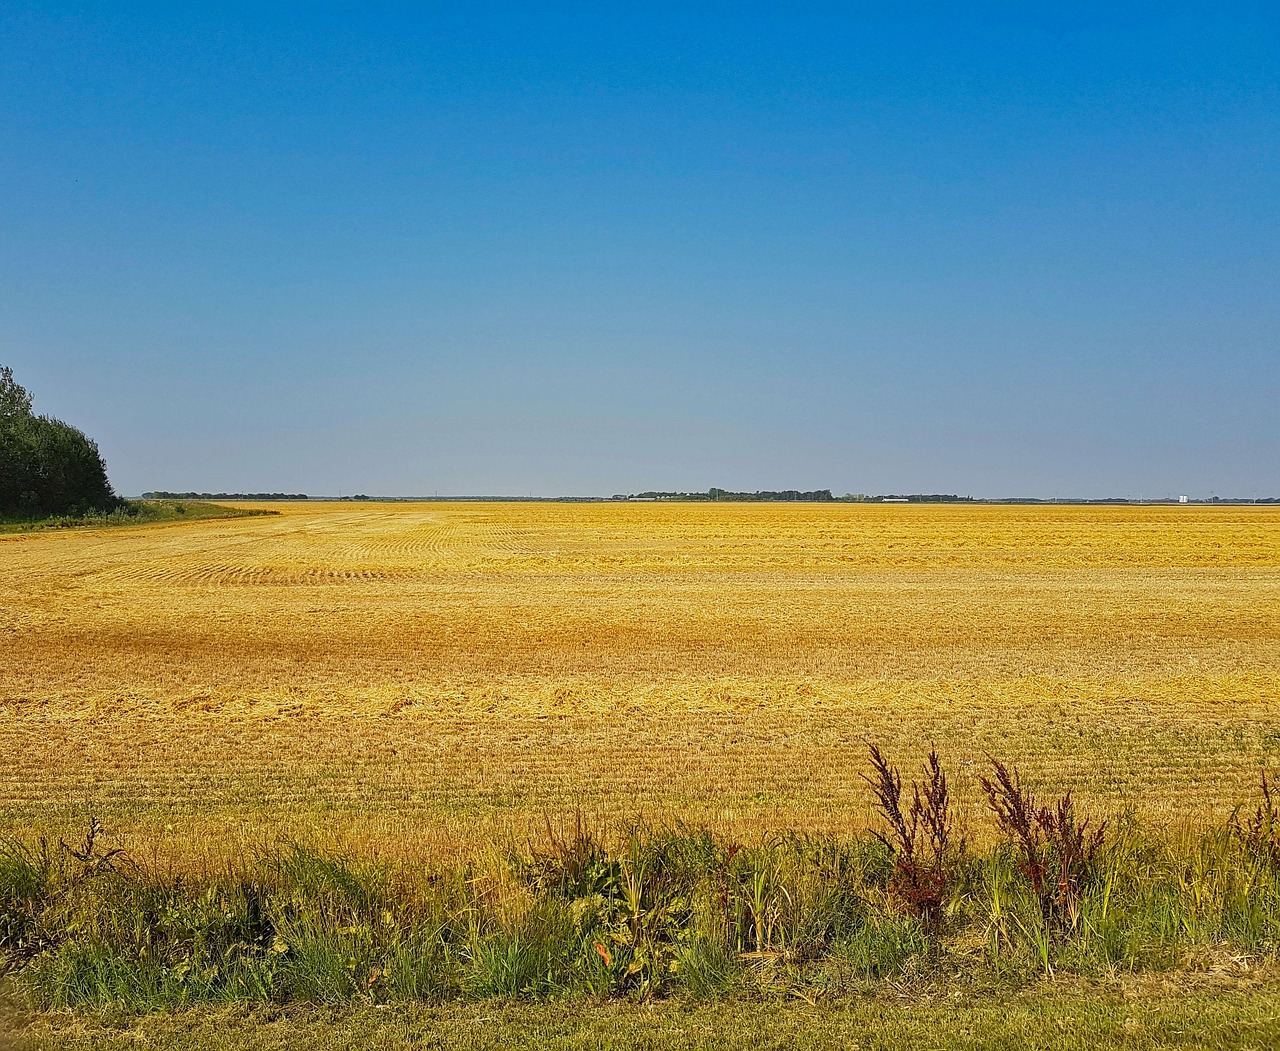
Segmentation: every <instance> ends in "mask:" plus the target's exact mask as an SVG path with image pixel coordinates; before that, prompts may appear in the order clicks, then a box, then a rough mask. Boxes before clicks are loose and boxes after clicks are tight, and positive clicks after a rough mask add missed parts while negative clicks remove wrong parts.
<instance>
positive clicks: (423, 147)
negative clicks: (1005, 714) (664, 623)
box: [0, 3, 1280, 499]
mask: <svg viewBox="0 0 1280 1051" xmlns="http://www.w3.org/2000/svg"><path fill="white" fill-rule="evenodd" d="M982 12H983V13H973V12H970V13H968V14H947V15H943V14H939V13H937V12H936V11H930V10H928V9H927V8H923V7H921V8H915V9H901V10H899V13H896V14H894V15H892V16H890V15H883V16H877V17H863V16H859V15H853V14H847V13H840V14H837V13H832V12H829V11H826V12H824V11H820V10H817V9H815V8H809V9H796V8H794V7H791V6H788V7H786V8H783V7H777V8H769V7H759V8H752V9H750V10H742V9H740V8H738V7H730V6H724V7H718V6H706V7H699V8H697V9H696V10H694V9H689V8H687V7H672V8H666V9H662V8H655V9H651V10H649V11H646V12H644V13H640V12H621V13H619V12H616V11H602V10H598V9H595V8H592V7H590V6H585V5H584V6H581V7H573V6H562V7H558V8H556V9H555V10H543V11H535V10H532V9H530V8H528V7H527V6H523V5H512V6H510V7H499V6H494V7H489V8H486V9H485V10H484V11H483V12H481V11H475V12H468V11H461V10H438V11H434V12H428V13H416V14H404V13H399V12H394V11H378V10H373V9H368V10H361V11H359V12H356V13H352V12H348V11H340V10H337V9H329V8H316V7H308V8H307V9H306V15H305V18H301V17H298V16H297V13H296V12H291V11H290V10H288V9H285V8H280V7H275V6H270V7H243V8H239V9H226V10H224V11H222V12H221V13H219V14H217V15H214V14H207V13H203V12H201V11H196V10H181V11H166V10H164V9H135V10H132V11H129V12H123V13H122V12H117V11H100V12H94V11H91V10H81V11H78V12H76V13H68V12H67V11H66V10H64V9H62V8H58V7H55V6H53V5H46V4H41V3H16V4H11V5H6V7H5V9H4V11H3V12H2V13H0V33H2V34H3V39H4V40H5V42H6V46H5V48H4V49H3V50H4V54H3V58H2V60H0V143H3V151H2V152H0V186H2V187H3V190H4V192H3V194H0V231H3V236H2V237H0V362H2V363H4V364H8V365H11V366H12V367H13V368H14V370H15V373H16V376H17V379H18V381H19V382H21V383H22V384H23V385H24V386H25V387H27V388H28V389H29V390H30V391H31V392H32V394H33V395H34V397H35V407H36V410H37V411H39V412H44V413H49V414H51V415H54V416H58V417H61V418H64V419H66V420H68V421H69V422H71V423H73V424H75V425H77V426H79V427H81V428H82V429H83V430H85V431H86V432H87V433H88V434H89V435H91V436H92V437H93V438H95V439H96V440H97V441H98V443H99V445H100V447H101V449H102V452H103V454H104V456H105V458H106V460H107V464H108V467H109V470H110V474H111V478H112V480H113V482H114V483H115V485H116V488H117V489H118V490H119V491H121V492H124V493H140V492H142V491H149V490H179V491H184V490H189V489H197V490H201V491H203V490H208V491H211V492H216V491H237V492H255V491H294V492H307V493H317V494H329V495H338V494H354V493H369V494H371V495H377V494H381V495H389V494H396V493H403V494H410V495H412V494H418V495H427V494H432V493H437V492H438V493H441V494H446V493H450V494H465V493H476V494H492V495H512V496H519V495H521V494H533V495H537V496H557V495H598V496H609V495H612V494H613V493H623V492H641V491H645V490H655V489H657V490H686V491H696V490H701V491H705V490H706V488H707V487H708V486H710V485H715V486H719V487H723V488H726V489H731V490H743V491H755V490H760V489H792V488H796V489H802V490H812V489H823V488H830V489H831V490H832V491H833V492H834V493H836V494H837V495H840V494H842V493H845V492H855V493H857V492H862V493H891V492H897V493H905V492H926V493H927V492H944V493H958V494H961V495H974V496H981V497H989V498H1001V497H1010V496H1039V497H1043V498H1046V499H1053V498H1055V497H1062V498H1067V497H1077V498H1101V497H1116V496H1124V497H1130V498H1138V497H1140V496H1145V497H1147V498H1158V497H1166V496H1171V497H1175V498H1176V497H1177V496H1178V495H1180V494H1184V493H1185V494H1189V495H1191V496H1192V497H1194V498H1206V497H1209V496H1211V495H1215V494H1216V495H1218V496H1222V497H1243V498H1249V497H1251V496H1253V495H1258V496H1264V497H1265V496H1276V495H1280V437H1278V428H1277V426H1276V417H1277V412H1276V406H1277V404H1278V402H1280V336H1278V335H1277V334H1278V333H1280V324H1278V322H1280V297H1277V295H1276V289H1277V288H1280V254H1278V253H1280V250H1278V248H1277V246H1278V245H1280V18H1277V17H1276V15H1275V14H1274V12H1271V11H1270V10H1268V9H1267V8H1266V7H1265V6H1261V5H1259V6H1257V7H1250V8H1241V9H1240V10H1236V11H1217V10H1214V11H1207V12H1206V11H1197V10H1196V9H1194V8H1192V7H1190V6H1183V7H1168V6H1166V7H1147V6H1139V5H1133V6H1126V7H1120V8H1117V7H1115V6H1114V5H1107V6H1102V5H1097V6H1093V5H1087V6H1075V7H1073V8H1072V9H1071V10H1070V11H1066V12H1059V13H1052V14H1044V13H1042V12H1040V11H1035V10H1029V9H1026V8H1024V7H1022V6H1017V5H1010V6H1007V7H984V8H983V9H982Z"/></svg>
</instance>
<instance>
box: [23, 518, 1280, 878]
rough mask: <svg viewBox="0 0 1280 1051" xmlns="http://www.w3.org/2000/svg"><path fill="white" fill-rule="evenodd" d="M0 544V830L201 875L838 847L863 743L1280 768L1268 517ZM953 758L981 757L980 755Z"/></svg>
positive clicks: (351, 525)
mask: <svg viewBox="0 0 1280 1051" xmlns="http://www.w3.org/2000/svg"><path fill="white" fill-rule="evenodd" d="M276 509H277V510H278V511H279V512H280V513H279V514H278V515H276V516H273V517H262V518H248V519H240V520H221V521H207V522H192V523H179V524H174V525H158V526H150V527H140V528H135V529H116V530H100V531H67V532H62V533H43V534H27V535H17V536H3V537H0V654H2V655H3V657H2V659H0V755H2V756H3V757H4V762H3V763H0V830H9V831H12V832H18V833H26V832H28V831H29V830H31V829H35V828H42V829H49V828H52V829H55V830H61V829H66V830H68V831H71V830H74V829H76V828H78V827H80V826H82V825H83V822H84V820H85V818H86V816H87V815H88V814H89V813H90V812H92V813H94V814H95V815H96V816H97V817H98V818H99V819H100V820H101V821H102V822H103V824H104V825H105V826H106V827H107V828H108V829H109V830H110V831H111V832H113V833H114V834H115V835H116V836H118V837H119V838H120V840H121V841H122V842H124V843H125V844H129V843H134V844H140V843H146V844H149V845H150V847H149V849H155V850H157V851H159V852H160V853H162V854H164V855H165V856H167V857H172V858H176V859H178V861H179V863H181V860H182V859H184V858H189V859H191V860H192V861H196V860H198V859H200V858H202V857H203V858H205V859H214V858H217V857H220V856H225V855H227V854H228V852H236V851H241V850H248V849H252V848H253V847H254V846H255V845H258V844H261V843H263V842H265V841H271V840H273V839H277V838H279V837H281V836H299V837H304V838H307V839H310V840H316V839H320V840H324V841H332V842H334V843H337V844H341V845H343V846H344V847H351V848H353V849H358V850H361V851H365V852H370V851H375V850H376V851H378V852H380V853H383V854H388V855H397V856H413V855H417V854H421V853H422V852H430V853H432V854H434V855H449V854H457V853H465V852H466V851H467V850H469V849H471V848H472V847H473V846H474V845H476V844H477V843H480V842H483V841H488V840H491V839H492V838H493V837H494V836H499V837H501V836H503V835H515V836H520V835H527V834H529V833H530V831H531V830H534V829H537V828H538V827H540V826H541V824H542V822H543V820H544V815H548V814H552V815H563V814H565V813H567V812H570V811H572V810H575V809H577V808H581V809H583V810H584V811H585V812H587V813H588V814H590V815H593V816H594V817H595V818H597V819H599V820H602V821H608V820H612V819H628V818H631V817H634V816H636V815H642V816H644V817H647V818H649V819H650V820H652V821H657V822H662V821H670V820H674V819H683V820H684V821H687V822H690V823H693V824H708V825H710V826H712V827H715V828H719V829H725V830H733V831H735V832H742V833H750V832H751V831H752V830H760V829H765V828H768V829H778V828H800V829H806V830H813V831H829V832H837V833H841V834H844V833H847V832H856V831H857V830H859V829H861V828H863V827H864V826H865V825H866V824H867V821H868V815H869V802H870V796H869V793H868V790H867V787H866V785H865V784H864V783H863V782H862V781H861V780H860V778H859V776H858V775H859V773H861V772H863V771H864V770H865V769H866V762H865V759H866V742H868V741H870V742H875V743H878V744H880V745H881V746H883V747H884V748H885V749H886V751H887V752H888V753H889V754H890V755H891V757H892V758H893V759H894V760H896V761H898V762H901V763H903V765H904V766H908V767H914V766H915V765H916V762H917V760H918V758H919V757H920V756H921V755H922V754H923V753H924V752H925V751H927V749H928V747H929V746H930V744H931V743H932V744H936V746H937V748H938V751H939V753H940V755H941V756H942V757H943V758H944V760H945V762H946V763H947V764H948V766H949V768H950V769H953V770H955V771H957V778H956V781H957V783H956V784H955V786H954V787H955V790H956V791H957V793H958V795H959V799H960V802H961V804H962V807H963V808H968V809H969V810H972V811H975V812H976V811H977V809H978V808H979V807H980V803H981V800H980V798H979V793H978V790H977V786H976V783H975V782H976V776H977V773H978V772H980V769H981V768H982V767H983V765H984V762H985V759H984V757H985V756H986V755H987V754H988V753H992V754H996V755H998V756H999V757H1001V758H1003V759H1004V760H1006V761H1008V762H1012V763H1016V764H1017V765H1018V766H1019V767H1020V768H1021V770H1022V771H1023V773H1024V775H1025V776H1026V777H1027V778H1028V779H1029V780H1030V781H1032V782H1033V783H1034V784H1036V785H1037V786H1038V787H1042V788H1043V789H1045V790H1055V791H1056V790H1062V789H1065V788H1071V789H1073V790H1074V791H1075V793H1076V795H1077V797H1078V799H1079V800H1080V801H1081V802H1082V804H1083V805H1084V806H1086V807H1087V808H1088V809H1090V810H1091V811H1098V812H1102V813H1114V812H1117V811H1121V810H1124V809H1131V810H1133V811H1134V812H1136V814H1137V815H1138V816H1139V817H1142V818H1148V819H1153V820H1158V821H1161V822H1172V823H1176V822H1182V821H1192V822H1195V821H1198V820H1209V819H1213V820H1215V821H1220V820H1221V819H1222V818H1223V817H1224V816H1225V815H1226V814H1227V813H1229V812H1230V810H1231V808H1232V806H1233V805H1234V804H1235V803H1237V802H1239V801H1242V800H1244V799H1246V798H1248V797H1249V796H1250V794H1251V793H1252V792H1253V791H1254V790H1255V788H1256V786H1257V784H1258V777H1259V770H1260V768H1261V767H1265V766H1268V765H1272V766H1274V765H1275V764H1276V763H1277V762H1280V509H1278V508H1268V507H1194V506H1193V507H1168V506H1162V507H1153V506H1132V507H1070V506H1035V507H1013V506H1007V507H1006V506H999V507H997V506H991V507H987V506H956V507H948V506H884V505H878V506H877V505H854V504H835V505H778V504H774V505H768V504H757V505H750V504H748V505H743V504H737V505H723V504H647V505H646V504H542V503H528V504H523V503H521V504H515V503H512V504H479V503H456V504H454V503H432V504H370V505H353V504H350V503H347V504H331V505H324V504H312V503H305V504H283V505H279V506H278V507H277V508H276ZM970 771H972V772H970Z"/></svg>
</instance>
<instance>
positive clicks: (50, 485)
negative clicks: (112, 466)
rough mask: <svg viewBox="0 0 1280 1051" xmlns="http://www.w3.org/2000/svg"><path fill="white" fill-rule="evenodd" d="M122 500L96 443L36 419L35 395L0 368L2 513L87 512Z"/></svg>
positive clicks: (57, 424) (47, 420) (52, 421)
mask: <svg viewBox="0 0 1280 1051" xmlns="http://www.w3.org/2000/svg"><path fill="white" fill-rule="evenodd" d="M119 502H120V501H119V500H118V499H117V497H116V494H115V492H114V491H113V490H112V488H111V483H110V481H108V480H107V468H106V464H104V463H103V461H102V454H101V453H100V452H99V451H98V446H97V444H96V443H95V442H94V441H93V440H92V439H91V438H89V437H87V436H86V435H85V434H84V433H83V432H82V431H80V430H78V429H77V428H75V427H72V426H71V425H70V424H69V423H63V422H62V421H61V420H55V419H53V418H51V417H49V416H36V415H35V414H34V413H33V412H32V410H31V395H30V394H28V393H27V391H26V390H25V389H24V388H23V387H22V386H21V385H19V384H18V382H17V381H16V380H15V379H14V378H13V370H12V369H11V368H8V367H7V366H2V365H0V513H3V514H14V513H17V514H32V515H66V514H83V513H85V512H88V511H105V510H110V509H111V508H113V507H115V506H117V505H118V504H119Z"/></svg>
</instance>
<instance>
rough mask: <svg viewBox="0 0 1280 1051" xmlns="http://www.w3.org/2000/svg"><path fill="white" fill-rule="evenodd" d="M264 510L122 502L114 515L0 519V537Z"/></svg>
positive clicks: (234, 515) (251, 514) (169, 502)
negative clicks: (1, 534)
mask: <svg viewBox="0 0 1280 1051" xmlns="http://www.w3.org/2000/svg"><path fill="white" fill-rule="evenodd" d="M274 514H279V512H278V511H272V510H269V509H267V508H241V507H226V506H224V505H223V504H210V503H205V502H203V501H199V500H125V501H124V502H123V503H122V504H121V506H120V507H118V508H116V509H115V510H114V511H103V512H99V513H94V514H87V515H63V516H55V517H50V518H23V517H15V516H0V533H36V532H44V531H46V530H50V529H112V528H117V527H121V526H137V525H151V524H154V523H158V522H196V521H201V520H203V519H210V518H253V517H256V516H258V515H274Z"/></svg>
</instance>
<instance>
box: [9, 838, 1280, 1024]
mask: <svg viewBox="0 0 1280 1051" xmlns="http://www.w3.org/2000/svg"><path fill="white" fill-rule="evenodd" d="M605 838H606V837H604V836H603V835H598V834H595V833H591V832H587V831H584V830H583V829H582V827H581V825H579V826H578V827H577V828H576V830H575V832H574V833H573V834H572V835H568V836H565V837H562V838H557V837H554V836H553V837H551V843H550V844H549V845H548V846H546V847H544V848H542V849H540V850H538V851H535V852H533V853H529V852H517V853H512V854H508V855H505V856H502V855H500V854H495V855H494V857H493V859H492V860H491V862H490V863H489V864H488V866H487V867H484V866H481V867H477V866H476V865H475V864H470V865H464V866H462V867H454V868H450V867H445V868H440V869H434V870H432V869H428V868H426V867H401V868H395V867H392V866H389V865H388V864H386V863H385V862H382V861H379V860H378V859H373V858H364V859H362V858H346V857H339V856H333V855H330V854H326V853H324V852H321V851H318V850H315V849H311V848H309V847H306V846H303V845H298V844H289V845H284V846H281V847H278V848H275V849H273V850H269V851H266V852H264V853H262V854H259V855H258V856H257V857H255V858H252V859H249V860H246V861H240V862H233V863H228V864H227V865H226V866H225V867H223V868H221V869H218V870H216V871H211V872H208V873H205V874H192V873H185V874H175V873H174V872H172V871H171V870H170V869H169V868H168V866H167V865H166V864H164V863H163V862H162V861H160V860H156V861H154V862H152V863H150V864H149V865H136V864H134V863H133V862H132V861H131V860H129V859H128V858H126V857H125V856H123V855H121V854H119V853H118V852H114V851H110V850H108V849H106V848H105V847H104V846H103V843H104V842H105V837H104V835H103V834H102V832H101V830H100V829H99V828H98V827H97V825H96V824H93V825H91V826H90V830H89V833H88V835H87V837H86V839H85V841H84V842H83V843H82V844H80V845H79V846H77V847H71V846H67V845H65V844H62V843H57V844H56V845H55V844H54V843H53V842H52V841H50V840H47V839H41V840H26V841H20V840H13V839H9V840H0V973H5V974H6V977H5V983H6V988H7V989H8V991H9V993H10V995H11V996H13V997H15V998H16V999H18V1000H20V1001H22V1002H25V1003H27V1004H29V1005H31V1006H33V1007H35V1008H40V1009H73V1010H97V1009H101V1008H104V1007H112V1008H115V1009H118V1010H122V1011H126V1012H130V1013H138V1014H141V1013H147V1012H151V1011H174V1010H185V1009H188V1008H192V1007H196V1006H200V1005H206V1004H216V1003H228V1002H235V1003H253V1002H259V1003H268V1002H270V1003H277V1004H281V1003H311V1004H388V1005H389V1004H397V1003H404V1002H412V1001H427V1002H433V1003H447V1002H454V1001H464V1002H477V1001H491V1000H509V999H521V1000H555V999H565V998H569V999H573V998H577V999H584V1000H593V999H601V998H610V999H617V1000H628V1001H632V1002H648V1001H652V1000H661V999H667V998H680V997H689V996H692V997H701V998H707V999H717V998H734V997H741V996H747V997H757V996H763V997H768V998H772V999H774V1000H777V1001H786V1000H788V999H793V998H799V999H803V1000H816V999H823V1000H855V999H858V998H860V997H864V996H867V995H880V994H882V993H883V992H884V991H885V990H886V989H889V988H892V989H899V990H908V991H911V992H912V993H913V994H915V993H919V992H920V991H922V990H924V991H927V990H930V989H933V988H936V987H937V986H939V985H940V984H941V985H947V984H949V983H950V984H954V983H957V982H959V983H961V984H964V985H970V986H972V985H982V986H990V987H999V988H1004V989H1010V990H1011V989H1017V988H1021V987H1024V986H1027V985H1031V984H1034V983H1036V982H1039V981H1043V980H1045V979H1048V978H1054V977H1074V978H1106V977H1112V976H1115V975H1120V974H1144V973H1146V974H1167V975H1172V976H1178V975H1185V974H1191V973H1195V972H1199V971H1204V970H1209V969H1215V968H1216V969H1223V968H1226V969H1238V968H1241V967H1245V966H1248V967H1257V966H1262V967H1269V966H1271V965H1272V964H1274V963H1275V962H1276V961H1277V959H1278V958H1280V865H1277V864H1276V860H1275V858H1274V856H1273V855H1271V854H1269V853H1267V852H1265V851H1260V850H1259V849H1258V843H1257V842H1253V841H1250V840H1249V839H1247V838H1246V837H1243V836H1242V835H1240V834H1238V833H1235V832H1232V831H1229V830H1217V831H1213V830H1210V831H1207V832H1199V833H1190V832H1187V833H1182V834H1170V833H1160V832H1158V831H1153V830H1142V829H1138V828H1136V827H1132V826H1130V827H1126V828H1123V829H1121V830H1119V831H1118V832H1116V833H1113V834H1112V837H1111V838H1110V839H1109V841H1108V843H1107V845H1106V849H1105V851H1103V852H1102V853H1101V854H1100V856H1099V857H1098V859H1097V861H1096V864H1095V865H1094V867H1093V868H1092V869H1091V871H1090V872H1089V873H1088V875H1087V879H1084V880H1083V881H1082V883H1081V885H1080V888H1079V894H1078V896H1077V897H1075V898H1074V899H1073V900H1072V903H1071V907H1070V910H1069V919H1064V918H1062V917H1055V916H1053V915H1049V916H1048V917H1047V916H1046V913H1045V911H1044V908H1043V903H1042V901H1041V900H1040V898H1038V897H1037V895H1036V894H1035V893H1034V892H1033V888H1032V886H1031V883H1030V882H1029V880H1028V878H1027V876H1026V875H1025V872H1024V870H1023V869H1022V867H1021V866H1020V863H1019V860H1018V855H1017V854H1016V852H1015V851H1014V850H1012V849H1011V847H1010V845H1008V844H1003V843H1001V844H997V845H996V846H994V847H992V848H990V849H988V850H987V851H985V852H984V853H981V854H978V853H970V854H967V855H966V857H965V859H964V862H963V864H962V865H960V866H958V867H957V868H956V869H955V870H954V872H952V873H951V874H950V875H949V877H948V880H947V882H946V884H945V893H944V895H943V898H942V901H943V907H942V914H941V918H940V919H938V918H937V917H931V916H930V915H929V914H926V913H922V912H920V911H918V910H917V911H913V908H912V900H911V899H910V898H906V897H903V896H901V895H900V894H899V893H897V892H896V891H895V890H894V888H895V886H898V885H899V881H898V880H897V877H896V876H895V869H894V865H895V859H894V858H893V856H892V855H891V854H890V853H889V848H888V846H887V845H886V844H884V843H882V842H880V841H877V840H875V839H871V838H866V839H857V840H852V841H844V840H839V839H835V838H830V837H815V836H800V835H794V834H783V835H777V836H772V837H768V838H766V839H764V840H763V841H761V842H758V843H755V844H741V843H734V842H730V841H727V840H725V839H723V838H720V837H716V836H713V835H712V834H710V833H709V832H706V831H705V830H698V829H688V828H674V829H656V830H650V829H645V828H632V829H630V830H628V831H626V832H624V833H620V834H618V835H616V836H615V837H614V839H613V841H612V842H611V845H608V846H606V843H605Z"/></svg>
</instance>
